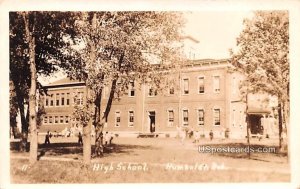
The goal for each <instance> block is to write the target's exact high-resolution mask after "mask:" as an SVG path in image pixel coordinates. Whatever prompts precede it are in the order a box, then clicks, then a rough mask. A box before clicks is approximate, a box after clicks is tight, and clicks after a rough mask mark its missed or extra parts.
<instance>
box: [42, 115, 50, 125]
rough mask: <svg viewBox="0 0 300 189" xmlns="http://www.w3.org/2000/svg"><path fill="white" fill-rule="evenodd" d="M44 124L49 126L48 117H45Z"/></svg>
mask: <svg viewBox="0 0 300 189" xmlns="http://www.w3.org/2000/svg"><path fill="white" fill-rule="evenodd" d="M43 124H44V125H47V124H49V120H48V116H44V119H43Z"/></svg>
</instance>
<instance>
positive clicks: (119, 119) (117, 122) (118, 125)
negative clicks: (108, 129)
mask: <svg viewBox="0 0 300 189" xmlns="http://www.w3.org/2000/svg"><path fill="white" fill-rule="evenodd" d="M115 116H116V118H115V119H116V125H115V126H116V127H120V123H121V113H120V112H119V111H117V112H116V114H115Z"/></svg>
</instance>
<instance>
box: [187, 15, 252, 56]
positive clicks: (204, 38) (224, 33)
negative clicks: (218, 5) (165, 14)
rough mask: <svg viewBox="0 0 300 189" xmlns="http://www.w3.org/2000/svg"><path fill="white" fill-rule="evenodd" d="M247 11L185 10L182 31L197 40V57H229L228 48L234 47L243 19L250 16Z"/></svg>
mask: <svg viewBox="0 0 300 189" xmlns="http://www.w3.org/2000/svg"><path fill="white" fill-rule="evenodd" d="M251 15H252V13H251V12H247V11H243V12H242V11H227V12H226V11H201V12H186V13H184V17H185V19H186V24H185V28H184V32H185V34H186V35H189V36H191V37H193V38H195V39H197V40H198V41H199V44H197V45H196V47H195V51H196V58H197V59H206V58H212V59H222V58H229V49H230V48H234V47H236V38H237V37H238V36H239V34H240V32H241V31H242V29H243V20H244V19H245V18H250V17H251Z"/></svg>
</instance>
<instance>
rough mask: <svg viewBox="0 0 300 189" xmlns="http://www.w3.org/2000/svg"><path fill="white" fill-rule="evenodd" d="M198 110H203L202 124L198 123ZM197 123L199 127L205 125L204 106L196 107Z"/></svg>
mask: <svg viewBox="0 0 300 189" xmlns="http://www.w3.org/2000/svg"><path fill="white" fill-rule="evenodd" d="M200 110H202V111H203V124H202V125H201V124H200V120H199V119H200V114H199V113H200ZM197 125H198V126H199V127H204V125H205V110H204V108H202V107H200V108H198V109H197Z"/></svg>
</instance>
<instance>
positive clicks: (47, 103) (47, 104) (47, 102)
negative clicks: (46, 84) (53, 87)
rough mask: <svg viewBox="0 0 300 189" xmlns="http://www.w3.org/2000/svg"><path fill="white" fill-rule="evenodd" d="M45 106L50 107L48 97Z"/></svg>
mask: <svg viewBox="0 0 300 189" xmlns="http://www.w3.org/2000/svg"><path fill="white" fill-rule="evenodd" d="M45 106H49V100H48V97H46V102H45Z"/></svg>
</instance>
